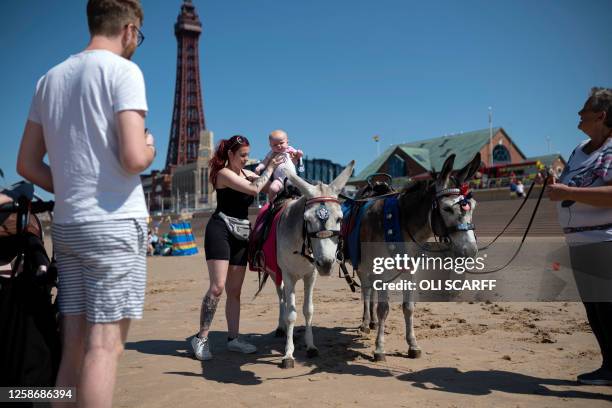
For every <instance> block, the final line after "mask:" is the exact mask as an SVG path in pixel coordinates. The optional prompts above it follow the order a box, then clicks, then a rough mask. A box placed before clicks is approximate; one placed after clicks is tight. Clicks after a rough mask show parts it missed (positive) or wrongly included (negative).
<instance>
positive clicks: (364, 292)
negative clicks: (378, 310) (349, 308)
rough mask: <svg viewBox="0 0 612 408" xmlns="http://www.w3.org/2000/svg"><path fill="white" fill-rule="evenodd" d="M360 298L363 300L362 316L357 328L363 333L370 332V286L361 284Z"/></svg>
mask: <svg viewBox="0 0 612 408" xmlns="http://www.w3.org/2000/svg"><path fill="white" fill-rule="evenodd" d="M361 300H362V302H363V316H362V318H361V326H359V330H361V331H362V332H364V333H369V332H370V324H371V320H370V319H371V316H372V309H371V307H372V306H371V305H372V287H371V286H366V285H364V284H363V280H362V286H361Z"/></svg>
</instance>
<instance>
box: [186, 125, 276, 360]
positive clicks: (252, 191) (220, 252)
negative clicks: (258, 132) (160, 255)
mask: <svg viewBox="0 0 612 408" xmlns="http://www.w3.org/2000/svg"><path fill="white" fill-rule="evenodd" d="M250 150H251V147H250V143H249V140H248V139H247V138H246V137H244V136H240V135H235V136H232V137H230V138H229V139H223V140H221V141H220V142H219V146H218V147H217V149H216V151H215V153H214V156H213V158H212V159H211V161H210V163H209V168H210V173H209V174H210V176H209V178H210V182H211V183H212V185H213V187H214V189H215V190H216V191H217V208H216V209H215V212H214V213H213V215H212V216H211V217H210V220H209V221H208V224H206V230H205V232H204V254H205V255H206V264H207V266H208V275H209V278H210V279H209V282H210V285H209V287H208V290H207V291H206V294H205V295H204V298H203V299H202V306H201V309H200V327H199V330H198V332H197V333H196V335H195V336H193V337H192V339H191V347H192V349H193V354H194V356H195V358H196V359H198V360H210V359H211V358H212V352H211V350H210V341H209V339H208V335H209V332H210V328H211V325H212V321H213V317H214V316H215V312H216V310H217V305H218V304H219V300H220V299H221V295H222V294H223V291H224V290H225V291H226V292H227V300H226V302H225V317H226V319H227V349H228V350H229V351H235V352H239V353H247V354H249V353H254V352H256V351H257V348H256V347H255V346H254V345H253V344H250V343H248V342H247V341H246V340H244V339H242V338H240V337H239V330H240V292H241V290H242V283H243V281H244V275H245V272H246V264H247V245H248V233H249V230H250V226H249V221H248V216H249V206H250V205H251V204H252V203H253V200H254V197H255V196H256V195H257V194H259V192H260V191H261V190H262V189H264V188H265V187H266V185H267V184H268V182H269V181H270V178H271V177H272V172H273V171H274V169H275V168H276V167H277V166H278V165H280V164H281V163H283V161H284V158H283V157H282V156H271V158H270V160H269V161H268V164H267V166H266V167H265V169H264V170H263V171H262V172H261V175H259V176H258V175H257V174H255V173H253V172H251V171H249V170H246V169H245V168H244V166H245V165H246V164H247V161H248V160H249V152H250Z"/></svg>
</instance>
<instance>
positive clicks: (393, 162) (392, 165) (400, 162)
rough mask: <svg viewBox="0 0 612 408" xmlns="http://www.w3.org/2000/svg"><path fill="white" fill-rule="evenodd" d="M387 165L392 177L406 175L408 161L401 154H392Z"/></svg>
mask: <svg viewBox="0 0 612 408" xmlns="http://www.w3.org/2000/svg"><path fill="white" fill-rule="evenodd" d="M387 166H388V172H389V175H390V176H391V177H406V161H405V160H404V159H403V158H401V157H400V156H399V155H397V154H394V155H393V156H391V158H390V159H389V162H388V164H387Z"/></svg>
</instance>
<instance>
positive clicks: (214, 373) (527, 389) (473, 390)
mask: <svg viewBox="0 0 612 408" xmlns="http://www.w3.org/2000/svg"><path fill="white" fill-rule="evenodd" d="M313 332H314V338H315V342H316V344H317V346H318V348H319V353H320V354H319V356H318V357H315V358H310V359H309V358H307V357H306V346H305V345H304V340H303V334H304V328H303V327H296V329H295V336H294V340H295V347H296V349H295V352H294V357H295V359H296V363H297V364H296V368H295V369H289V370H282V369H281V368H278V375H275V376H273V377H268V378H262V377H259V376H257V375H256V374H255V372H254V371H251V370H249V366H251V365H254V364H258V365H259V364H267V365H273V366H275V367H278V366H279V364H280V362H281V359H282V356H283V354H284V349H285V340H284V338H277V337H275V336H274V332H270V333H267V334H251V335H248V340H249V342H252V343H253V344H255V345H256V346H257V349H258V352H257V353H256V354H250V355H243V354H237V353H231V352H228V351H227V350H226V349H225V343H226V341H227V338H226V333H225V332H211V333H210V342H211V350H212V352H213V354H214V358H213V359H212V360H210V361H205V362H202V363H201V367H202V370H201V372H189V371H167V372H165V374H169V375H182V376H188V377H202V378H205V379H207V380H210V381H216V382H219V383H232V384H240V385H258V384H261V383H262V382H264V381H278V380H280V381H283V380H286V379H289V378H296V377H306V376H309V375H313V374H317V373H333V374H340V375H342V374H345V375H356V376H372V377H395V378H397V379H398V380H401V381H407V382H410V383H411V385H412V386H413V387H416V388H420V389H423V390H432V391H442V392H449V393H456V394H463V395H473V396H480V395H488V394H491V393H492V392H493V391H501V392H506V393H511V394H525V395H531V394H536V395H542V396H548V397H557V398H579V399H591V400H604V401H612V396H611V395H605V394H600V393H596V392H588V391H582V390H554V389H550V388H548V387H547V386H576V382H575V381H568V380H559V379H554V378H538V377H533V376H528V375H524V374H520V373H514V372H510V371H500V370H490V371H467V372H461V371H459V370H458V369H457V368H453V367H437V368H428V369H424V370H421V371H417V372H414V373H406V372H405V370H404V369H403V368H401V367H394V366H391V365H390V364H386V363H373V362H372V361H373V359H372V356H371V344H369V341H368V340H367V339H366V338H364V337H362V335H361V333H360V332H359V331H358V330H357V329H356V328H343V327H332V328H327V327H314V328H313ZM190 340H191V337H189V338H187V339H185V340H184V341H176V340H146V341H140V342H132V343H127V344H126V346H125V348H126V350H135V351H138V352H140V353H145V354H154V355H163V356H176V357H184V358H189V359H192V358H193V356H192V353H191V347H190V346H189V342H190ZM388 356H390V357H391V356H396V357H406V355H405V354H403V353H389V354H388ZM360 362H363V364H361V363H360ZM300 365H303V367H306V368H308V369H309V370H308V371H307V372H303V371H304V370H303V369H302V368H301V367H300ZM588 389H589V390H592V389H593V388H591V387H589V388H588Z"/></svg>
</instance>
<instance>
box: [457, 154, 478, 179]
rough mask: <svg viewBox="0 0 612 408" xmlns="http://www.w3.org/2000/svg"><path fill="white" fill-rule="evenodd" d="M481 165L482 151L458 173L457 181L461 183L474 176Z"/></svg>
mask: <svg viewBox="0 0 612 408" xmlns="http://www.w3.org/2000/svg"><path fill="white" fill-rule="evenodd" d="M479 167H480V152H478V153H476V155H475V156H474V158H473V159H472V161H471V162H469V163H468V164H466V165H465V167H463V168H462V169H461V170H459V172H458V173H457V181H458V182H459V184H461V183H463V182H464V181H466V180H469V179H471V178H472V176H473V175H474V173H476V170H478V168H479Z"/></svg>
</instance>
